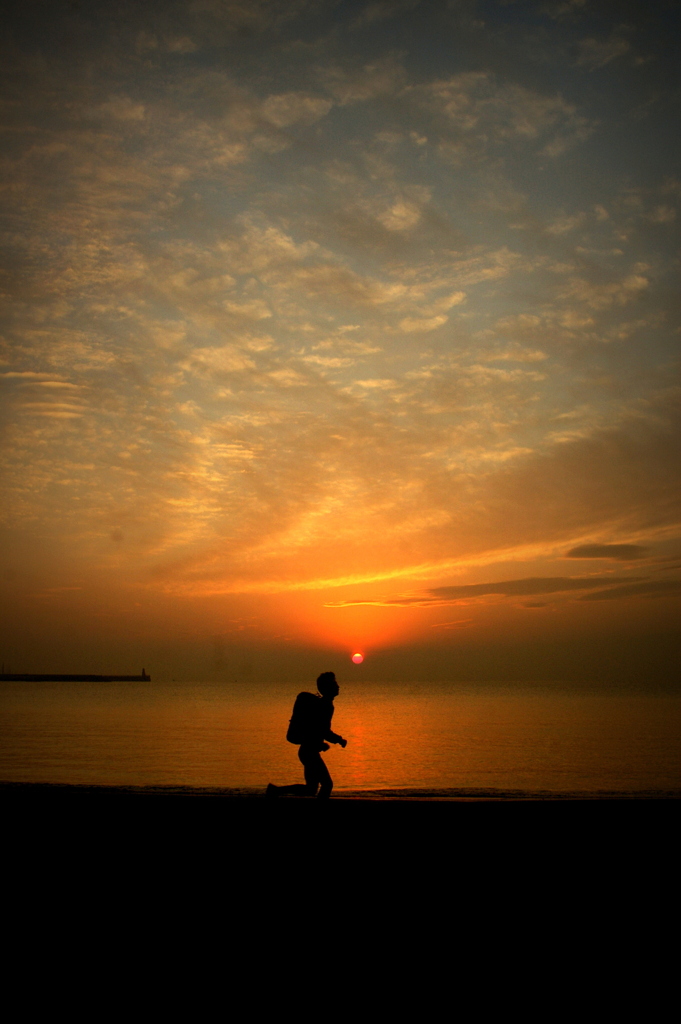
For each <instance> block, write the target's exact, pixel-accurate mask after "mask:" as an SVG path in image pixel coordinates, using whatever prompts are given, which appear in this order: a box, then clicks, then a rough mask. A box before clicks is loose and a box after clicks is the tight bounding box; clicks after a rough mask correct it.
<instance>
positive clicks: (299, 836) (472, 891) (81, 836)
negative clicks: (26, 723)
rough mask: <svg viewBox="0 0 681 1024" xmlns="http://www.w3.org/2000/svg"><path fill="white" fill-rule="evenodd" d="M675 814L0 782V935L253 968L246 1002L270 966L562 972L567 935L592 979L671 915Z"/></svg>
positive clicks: (559, 803) (620, 802)
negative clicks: (0, 898) (592, 966)
mask: <svg viewBox="0 0 681 1024" xmlns="http://www.w3.org/2000/svg"><path fill="white" fill-rule="evenodd" d="M679 809H680V803H679V801H678V800H677V799H584V800H580V799H570V800H567V799H563V800H548V799H508V798H506V799H493V798H487V799H473V798H468V799H465V798H463V799H438V798H423V799H414V798H409V797H405V796H403V797H402V798H401V799H400V798H396V799H386V798H385V795H384V796H383V797H380V796H376V798H374V799H368V798H349V797H342V796H337V797H335V798H332V799H331V800H330V801H324V802H322V801H315V800H296V799H283V800H273V801H268V800H266V799H264V798H263V797H262V796H255V795H248V794H241V795H238V794H225V793H224V792H222V793H221V792H220V791H209V792H200V791H198V792H197V791H195V790H194V791H192V790H153V789H148V790H145V789H138V790H134V789H127V790H126V789H117V788H113V787H112V788H109V787H106V788H104V787H101V788H96V787H87V786H41V785H0V812H1V814H2V824H3V843H2V848H1V852H0V859H1V860H2V863H3V872H4V874H3V878H4V880H5V893H6V900H5V905H6V908H8V912H9V914H10V917H9V918H7V921H9V922H10V923H9V924H7V925H6V930H7V931H8V934H9V933H11V934H13V935H15V937H16V938H15V941H16V943H17V949H18V950H19V951H20V953H21V956H22V957H23V956H24V951H25V950H27V949H32V948H34V945H35V942H36V941H38V942H41V943H44V944H46V948H48V949H49V957H50V958H52V957H54V955H55V950H59V951H61V955H63V956H64V957H65V958H66V959H67V960H68V961H69V963H71V962H72V961H73V955H74V954H73V950H74V948H77V949H78V950H79V951H80V952H79V954H78V955H79V956H81V957H86V958H91V959H93V960H94V961H95V962H96V963H107V962H108V961H107V959H106V956H104V957H103V954H102V950H103V949H104V950H107V949H108V950H109V953H108V956H112V955H114V954H115V956H116V957H119V956H120V957H122V961H121V963H122V966H121V972H122V973H123V974H124V973H125V971H128V970H129V969H130V964H131V963H132V962H133V961H134V963H139V964H141V965H143V968H144V971H145V972H147V973H148V971H149V964H151V963H154V962H155V961H156V960H158V961H159V963H161V962H162V964H163V972H166V974H167V972H168V971H171V973H173V972H175V971H178V972H179V974H180V975H182V972H183V971H184V970H185V963H186V962H188V960H187V958H189V960H191V958H192V957H198V959H199V961H200V963H201V970H202V971H204V973H205V965H206V964H212V968H211V969H212V970H213V971H215V972H217V973H216V977H219V978H220V979H222V978H223V974H224V971H225V969H226V968H225V964H232V965H233V964H234V963H236V962H237V961H238V962H239V963H241V962H243V969H244V970H246V969H247V968H248V970H250V969H251V966H252V964H253V963H254V961H255V962H256V963H257V969H258V971H259V972H260V974H261V975H262V977H261V978H260V980H259V981H258V985H257V987H256V989H257V992H258V993H260V991H261V989H262V991H266V990H268V986H270V980H271V979H270V974H271V971H272V967H271V964H272V963H276V964H281V963H284V964H288V970H289V971H290V972H293V973H292V974H291V975H290V976H291V977H294V976H296V975H295V972H296V971H298V970H299V969H300V964H301V963H304V964H305V966H306V969H307V968H308V967H309V968H310V970H313V971H314V970H316V969H317V966H318V964H319V962H322V963H323V964H326V965H327V966H328V965H330V964H333V965H334V966H335V967H336V969H337V971H338V972H339V973H344V976H345V977H347V976H350V975H352V974H353V972H354V973H357V972H359V973H360V974H361V972H362V971H365V972H369V974H371V975H372V976H373V975H374V973H375V970H376V964H377V963H380V962H382V961H386V958H387V962H389V968H390V972H392V974H391V975H390V976H391V977H394V980H395V984H397V979H399V986H401V985H402V983H403V981H404V977H409V976H411V975H412V974H413V972H414V970H415V964H417V963H420V959H419V958H421V959H423V958H425V960H426V962H427V963H428V964H429V965H430V966H429V967H428V970H429V971H430V972H431V973H432V964H433V963H436V964H439V965H440V966H439V967H438V971H439V972H440V973H439V974H438V975H437V976H438V977H441V978H443V979H446V978H449V977H450V973H451V970H452V969H453V968H452V964H453V963H455V962H456V963H459V964H465V963H469V967H467V968H466V969H465V970H469V969H473V967H474V968H475V970H478V969H479V966H480V963H484V964H487V965H488V964H492V965H493V964H494V963H496V962H497V960H496V959H495V958H498V962H499V963H502V962H503V963H506V962H507V960H508V958H509V956H511V955H513V956H518V957H519V958H520V961H521V962H522V963H523V964H525V965H526V961H527V960H528V956H529V957H530V960H531V962H532V963H535V962H536V958H537V956H539V955H541V956H544V955H546V956H548V957H549V958H550V959H552V960H553V961H555V960H556V959H558V960H560V957H558V956H557V953H556V948H557V947H556V942H558V943H564V942H568V944H570V943H572V942H573V939H572V938H570V937H571V936H573V935H576V936H577V938H576V939H575V940H574V947H573V948H574V951H575V955H577V954H578V956H579V959H580V962H586V961H589V962H590V958H591V959H593V962H594V963H596V962H598V963H599V965H600V963H601V959H600V958H601V957H602V955H603V949H604V948H605V947H606V946H607V947H608V948H610V946H611V945H612V942H613V941H615V944H617V943H618V942H620V941H625V939H626V942H627V943H628V942H629V939H628V938H626V937H627V936H629V935H630V933H631V928H632V922H634V921H636V922H639V923H640V922H641V921H642V922H643V923H644V932H642V933H641V934H649V933H652V932H654V931H655V929H656V928H657V923H656V920H657V919H656V915H659V914H660V913H661V912H663V910H664V912H665V913H666V912H667V910H666V909H665V908H669V909H671V906H673V904H674V899H675V893H676V892H677V888H676V886H677V883H676V874H677V834H678V824H679ZM671 912H672V913H674V911H671ZM646 922H647V923H646ZM636 927H637V928H638V927H639V924H637V925H636ZM74 933H76V934H77V936H78V939H77V942H76V945H75V946H74V938H73V934H74ZM606 935H610V936H611V938H610V939H606V938H605V936H606ZM613 936H614V938H613ZM617 936H621V938H617ZM112 943H113V949H114V953H112ZM592 947H593V948H592ZM531 949H534V953H532V954H531V955H530V953H529V952H528V950H531ZM131 950H134V957H133V960H131V959H130V955H129V954H130V951H131ZM589 950H590V952H588V951H589ZM116 951H118V952H116ZM235 951H236V952H235ZM235 957H236V960H235ZM560 962H561V963H562V960H560ZM123 964H124V967H123ZM169 965H175V966H173V967H172V969H171V967H170V966H169ZM476 965H477V966H476ZM461 969H462V970H464V968H463V967H462V968H461ZM528 969H529V968H527V966H525V967H523V970H524V971H526V970H528ZM159 970H160V967H159ZM234 970H236V968H234ZM533 970H534V968H533ZM598 970H599V971H600V970H601V967H600V966H599V968H598ZM163 972H162V973H163ZM152 973H153V972H152ZM237 973H238V971H237ZM403 975H404V977H403ZM429 976H430V975H429ZM381 977H383V975H381ZM107 984H108V983H107ZM173 984H174V981H173ZM429 984H430V983H429ZM173 991H174V989H173ZM254 991H256V990H254ZM286 991H288V990H286ZM399 991H401V987H399Z"/></svg>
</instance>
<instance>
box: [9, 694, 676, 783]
mask: <svg viewBox="0 0 681 1024" xmlns="http://www.w3.org/2000/svg"><path fill="white" fill-rule="evenodd" d="M305 688H308V689H314V685H312V686H309V685H308V687H305V685H304V684H303V685H301V686H300V687H298V688H296V687H291V686H283V685H275V684H263V685H260V686H257V685H255V684H252V683H250V684H246V683H212V682H193V683H168V682H166V683H156V682H153V681H151V682H143V683H140V682H125V683H82V682H71V683H26V682H6V681H4V682H2V683H0V782H9V783H17V782H23V783H30V782H34V783H35V782H39V783H59V784H73V785H97V786H134V787H137V786H146V787H193V788H197V789H203V790H205V789H226V790H232V791H239V792H244V793H257V792H264V789H265V787H266V785H267V783H268V782H274V783H275V784H277V785H286V784H288V783H292V782H301V781H302V768H301V765H300V763H299V761H298V758H297V748H296V747H294V746H292V745H291V744H290V743H288V742H287V741H286V738H285V737H286V729H287V725H288V719H289V717H290V714H291V707H292V704H293V700H294V698H295V695H296V692H297V689H305ZM333 727H334V729H335V731H336V732H339V733H340V734H341V735H343V736H345V737H346V738H347V740H348V745H347V748H346V749H341V748H340V747H332V748H331V749H330V750H329V752H328V753H327V754H325V755H324V756H325V760H326V762H327V765H328V767H329V769H330V771H331V775H332V776H333V779H334V784H335V790H334V791H335V793H336V794H338V795H342V794H345V795H351V794H362V793H364V794H367V793H371V794H375V795H376V796H384V797H388V796H390V795H392V794H401V795H415V796H416V795H418V796H424V797H425V796H428V795H444V796H453V797H456V796H461V797H469V798H475V797H485V796H492V797H494V796H497V797H498V796H502V797H503V796H506V797H510V798H513V797H516V798H517V797H520V798H522V797H523V796H541V795H545V796H560V795H563V796H575V795H585V796H598V795H606V794H627V795H660V794H668V795H674V794H676V795H679V794H680V793H681V743H680V742H679V741H680V739H681V697H679V696H676V695H669V694H666V695H665V694H656V695H646V694H640V693H631V692H627V693H621V694H615V693H612V692H608V693H597V692H571V691H569V690H561V689H555V688H554V689H548V688H541V687H537V686H527V687H523V686H521V685H516V686H508V685H504V686H495V685H492V684H490V685H488V686H485V685H481V684H476V685H475V686H473V685H469V686H466V685H461V684H452V685H451V686H447V685H446V684H437V685H433V684H426V683H423V684H419V683H413V684H402V685H399V686H388V685H381V684H368V683H367V684H362V685H357V684H354V683H353V684H352V685H351V686H350V685H348V686H346V687H344V686H341V693H340V696H339V697H338V698H337V700H336V712H335V717H334V723H333Z"/></svg>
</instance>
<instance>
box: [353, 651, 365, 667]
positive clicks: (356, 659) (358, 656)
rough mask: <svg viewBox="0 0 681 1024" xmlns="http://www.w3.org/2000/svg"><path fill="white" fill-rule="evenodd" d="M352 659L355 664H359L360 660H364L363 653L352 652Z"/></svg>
mask: <svg viewBox="0 0 681 1024" xmlns="http://www.w3.org/2000/svg"><path fill="white" fill-rule="evenodd" d="M352 660H353V661H354V663H355V665H361V664H362V662H363V661H364V655H363V654H353V656H352Z"/></svg>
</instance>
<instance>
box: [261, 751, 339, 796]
mask: <svg viewBox="0 0 681 1024" xmlns="http://www.w3.org/2000/svg"><path fill="white" fill-rule="evenodd" d="M298 757H299V759H300V761H301V762H302V765H303V770H304V772H305V783H304V784H303V783H302V782H296V783H294V784H293V785H291V786H274V785H272V783H271V782H270V784H269V786H268V787H267V796H279V795H280V794H282V793H294V794H297V795H298V796H315V794H316V792H317V789H318V787H319V783H320V782H321V781H322V778H323V776H324V773H326V775H327V776H328V774H329V773H328V772H327V771H326V765H325V764H324V762H323V761H322V759H321V757H320V756H319V751H318V750H315V749H314V748H313V749H312V750H310V749H309V747H305V746H302V747H300V749H299V750H298ZM320 765H321V769H322V772H321V777H320ZM329 792H331V790H329Z"/></svg>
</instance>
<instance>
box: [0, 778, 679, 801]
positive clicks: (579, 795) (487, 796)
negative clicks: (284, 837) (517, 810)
mask: <svg viewBox="0 0 681 1024" xmlns="http://www.w3.org/2000/svg"><path fill="white" fill-rule="evenodd" d="M22 796H23V797H25V798H27V799H31V798H38V797H44V798H46V799H48V800H49V799H53V800H58V799H59V798H64V799H68V798H72V799H78V798H89V799H91V800H101V801H103V802H106V801H107V800H111V799H117V800H119V801H120V800H124V801H125V800H128V801H131V802H134V801H136V800H149V799H152V798H154V799H156V800H160V801H163V802H165V801H173V802H177V801H182V802H185V801H200V802H206V801H210V802H214V801H220V802H225V801H226V802H231V803H249V804H250V803H261V802H264V803H267V804H268V805H270V804H276V805H281V804H287V803H309V802H310V801H311V800H312V799H313V798H312V797H305V796H303V797H296V796H290V795H288V796H281V797H278V798H276V799H275V800H268V799H267V798H266V797H265V786H263V787H262V788H255V787H241V788H239V787H218V786H176V785H167V786H166V785H148V786H133V785H130V786H127V785H120V784H111V785H108V784H96V783H94V784H93V783H62V782H5V781H0V800H2V799H3V798H5V799H7V798H11V797H15V798H18V797H22ZM678 800H681V789H678V790H676V789H669V790H571V791H552V790H519V789H513V790H510V789H509V790H500V789H488V790H487V789H464V788H461V789H433V790H425V789H408V788H403V789H366V790H364V789H340V788H338V789H335V790H334V792H333V794H332V796H331V799H330V803H334V804H336V803H344V804H359V803H371V804H379V803H386V804H387V803H389V804H395V803H400V804H452V803H453V804H472V803H477V804H501V803H504V804H506V803H603V802H639V803H640V802H646V803H649V802H660V801H662V802H669V801H671V802H674V801H678Z"/></svg>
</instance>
